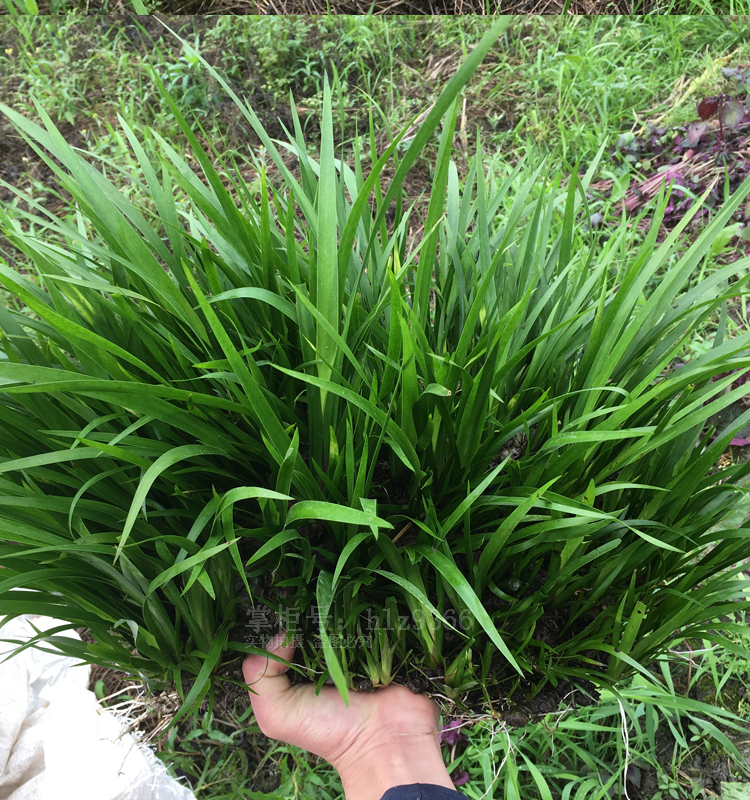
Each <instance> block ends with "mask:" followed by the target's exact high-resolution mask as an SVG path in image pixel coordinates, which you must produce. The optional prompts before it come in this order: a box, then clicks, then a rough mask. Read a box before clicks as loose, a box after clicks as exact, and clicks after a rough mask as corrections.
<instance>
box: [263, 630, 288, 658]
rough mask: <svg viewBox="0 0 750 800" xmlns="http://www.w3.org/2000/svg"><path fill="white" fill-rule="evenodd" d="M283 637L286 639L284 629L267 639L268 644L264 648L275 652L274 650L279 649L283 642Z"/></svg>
mask: <svg viewBox="0 0 750 800" xmlns="http://www.w3.org/2000/svg"><path fill="white" fill-rule="evenodd" d="M284 639H286V631H279V632H278V633H277V634H275V635H274V636H272V637H271V638H270V639H269V640H268V644H267V645H266V650H268V651H269V652H271V653H274V652H276V650H280V649H281V647H282V645H283V644H284Z"/></svg>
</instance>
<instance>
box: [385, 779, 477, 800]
mask: <svg viewBox="0 0 750 800" xmlns="http://www.w3.org/2000/svg"><path fill="white" fill-rule="evenodd" d="M380 800H466V795H465V794H461V792H457V791H456V790H455V789H446V788H445V786H436V785H435V784H434V783H410V784H408V785H406V786H394V787H393V788H392V789H389V790H388V791H387V792H386V793H385V794H384V795H383V796H382V797H381V798H380Z"/></svg>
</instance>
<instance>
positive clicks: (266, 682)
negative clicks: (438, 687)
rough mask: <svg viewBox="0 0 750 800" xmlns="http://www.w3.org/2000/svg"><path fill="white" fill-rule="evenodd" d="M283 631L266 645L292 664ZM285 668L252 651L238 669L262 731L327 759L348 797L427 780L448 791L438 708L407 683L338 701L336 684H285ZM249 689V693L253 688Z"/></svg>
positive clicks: (372, 795) (356, 799)
mask: <svg viewBox="0 0 750 800" xmlns="http://www.w3.org/2000/svg"><path fill="white" fill-rule="evenodd" d="M285 635H286V634H285V632H284V631H282V632H281V633H279V634H277V635H276V636H274V637H273V638H272V639H271V641H270V642H269V643H268V645H267V646H266V649H267V650H268V651H269V652H271V653H273V654H275V655H278V656H280V657H281V658H283V659H285V660H286V661H291V660H292V656H293V655H294V646H293V645H287V646H283V642H284V637H285ZM288 669H289V668H288V667H287V666H286V665H284V664H281V663H279V662H278V661H272V660H271V659H269V658H267V657H266V656H261V655H252V656H248V657H247V658H246V659H245V662H244V664H243V667H242V671H243V674H244V676H245V682H246V683H247V684H248V685H249V686H250V687H251V688H252V690H253V691H252V692H250V701H251V703H252V706H253V711H254V712H255V718H256V720H257V721H258V725H259V727H260V729H261V730H262V731H263V733H264V734H265V735H266V736H268V737H269V738H271V739H279V740H280V741H282V742H287V743H288V744H293V745H296V746H297V747H302V748H304V749H305V750H308V751H309V752H311V753H314V754H315V755H318V756H321V757H322V758H324V759H325V760H326V761H328V762H329V763H330V764H332V765H333V766H334V767H335V768H336V771H337V772H338V773H339V775H340V777H341V782H342V784H343V786H344V793H345V795H346V798H347V800H379V798H380V797H382V795H383V794H384V793H385V792H386V791H387V790H388V789H390V788H392V787H394V786H402V785H404V784H412V783H430V784H436V785H438V786H445V787H446V788H449V789H453V788H454V787H453V782H452V781H451V779H450V776H449V775H448V771H447V770H446V768H445V764H444V763H443V756H442V753H441V751H440V743H439V736H438V731H439V727H440V726H439V722H440V713H439V711H438V708H437V706H436V705H435V703H434V702H433V701H432V700H430V699H429V698H428V697H426V696H424V695H417V694H413V693H412V692H411V691H410V690H409V689H407V688H406V687H405V686H395V685H391V686H387V687H386V688H384V689H376V690H375V691H374V692H367V693H363V692H350V693H349V706H348V707H347V706H346V705H344V701H343V700H342V699H341V695H340V694H339V692H338V689H336V688H335V687H334V686H324V687H323V688H322V689H321V691H320V694H319V695H316V694H315V685H314V684H312V683H306V684H295V685H294V686H292V685H291V684H290V683H289V678H288V677H287V675H286V672H287V671H288ZM253 692H255V693H253Z"/></svg>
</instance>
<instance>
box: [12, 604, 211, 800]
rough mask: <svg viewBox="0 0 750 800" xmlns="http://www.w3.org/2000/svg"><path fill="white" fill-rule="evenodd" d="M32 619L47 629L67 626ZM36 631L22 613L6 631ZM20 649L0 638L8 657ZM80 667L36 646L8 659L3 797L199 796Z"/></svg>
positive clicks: (172, 799)
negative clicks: (99, 695) (106, 704)
mask: <svg viewBox="0 0 750 800" xmlns="http://www.w3.org/2000/svg"><path fill="white" fill-rule="evenodd" d="M30 619H31V620H32V621H33V623H34V625H35V626H36V627H37V628H38V629H39V630H47V629H49V628H53V627H55V626H57V625H60V624H61V623H60V621H59V620H54V619H50V618H49V617H30ZM34 635H35V631H34V629H33V628H32V627H31V625H29V623H28V622H27V621H26V619H24V618H21V617H19V618H17V619H14V620H11V621H10V622H8V623H7V624H6V625H4V626H3V627H2V628H0V639H26V638H31V637H32V636H34ZM66 635H68V636H74V637H76V638H77V634H76V633H75V632H74V631H69V632H68V633H67V634H66ZM15 648H16V645H10V644H8V643H7V642H0V660H2V658H4V657H5V655H6V654H7V653H8V652H11V651H12V650H14V649H15ZM75 664H76V660H75V659H73V658H68V657H66V656H63V655H52V654H50V653H44V652H42V651H40V650H36V649H34V648H29V649H27V650H25V651H23V652H22V653H19V654H18V655H17V656H14V657H13V658H11V659H9V660H7V661H5V662H4V663H0V800H195V795H194V794H193V793H192V792H191V791H190V790H189V789H187V788H186V787H185V786H182V785H181V784H179V783H178V782H177V781H176V780H174V778H172V777H171V776H170V775H168V774H167V772H166V771H165V767H164V765H163V764H162V763H161V762H160V761H159V760H158V759H157V758H156V756H155V755H154V753H153V752H152V751H151V750H150V749H149V748H148V746H147V745H145V744H143V743H139V741H138V740H137V739H136V737H135V736H134V735H133V734H131V733H128V732H127V721H126V720H124V719H123V718H122V717H118V716H117V715H116V714H114V713H113V712H111V711H109V710H107V709H105V708H103V707H102V706H100V705H99V702H98V701H97V699H96V696H95V695H94V693H93V692H90V691H88V689H87V686H88V682H89V667H88V666H80V665H79V666H74V665H75Z"/></svg>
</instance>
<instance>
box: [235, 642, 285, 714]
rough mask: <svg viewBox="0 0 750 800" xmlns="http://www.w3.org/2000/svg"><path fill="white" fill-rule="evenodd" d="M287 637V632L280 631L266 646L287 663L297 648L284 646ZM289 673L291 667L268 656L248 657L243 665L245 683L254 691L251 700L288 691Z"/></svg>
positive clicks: (270, 651) (251, 693)
mask: <svg viewBox="0 0 750 800" xmlns="http://www.w3.org/2000/svg"><path fill="white" fill-rule="evenodd" d="M286 637H287V632H286V631H280V632H279V633H277V634H276V635H275V636H272V637H271V639H270V640H269V642H268V644H267V645H266V650H267V651H268V652H269V653H272V654H273V655H275V656H279V657H281V658H283V659H284V660H285V661H291V660H292V656H293V655H294V650H295V647H294V644H293V643H292V642H290V643H289V644H287V645H285V644H284V640H285V638H286ZM288 671H289V667H288V666H287V665H286V664H282V663H280V662H279V661H273V660H272V659H270V658H268V657H267V656H263V655H251V656H248V657H247V658H246V659H245V661H244V663H243V665H242V674H243V676H244V678H245V683H246V684H247V685H248V686H249V687H250V688H251V689H252V690H253V691H251V692H250V699H251V700H252V699H253V698H254V697H257V696H258V695H261V696H266V695H268V694H269V693H270V694H278V693H280V692H283V691H285V690H286V689H288V688H289V678H287V676H286V673H287V672H288Z"/></svg>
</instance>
